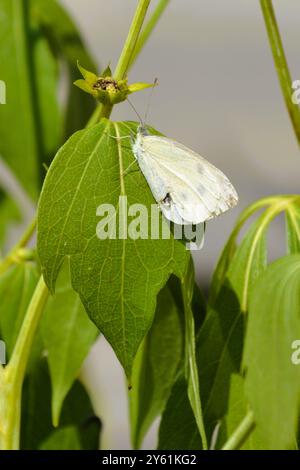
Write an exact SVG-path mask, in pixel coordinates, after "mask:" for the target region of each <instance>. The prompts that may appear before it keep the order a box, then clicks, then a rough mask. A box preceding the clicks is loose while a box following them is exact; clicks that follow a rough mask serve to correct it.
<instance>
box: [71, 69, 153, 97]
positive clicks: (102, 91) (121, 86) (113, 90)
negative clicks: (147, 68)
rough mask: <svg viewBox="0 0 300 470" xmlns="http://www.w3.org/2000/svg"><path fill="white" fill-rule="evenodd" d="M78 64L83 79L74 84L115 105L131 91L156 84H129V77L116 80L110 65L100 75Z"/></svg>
mask: <svg viewBox="0 0 300 470" xmlns="http://www.w3.org/2000/svg"><path fill="white" fill-rule="evenodd" d="M77 65H78V68H79V70H80V72H81V75H82V76H83V79H80V80H76V82H74V85H76V86H77V87H78V88H80V89H81V90H83V91H85V92H86V93H89V94H90V95H92V96H94V98H96V99H97V100H98V101H100V102H101V103H103V104H111V105H114V104H117V103H120V102H122V101H125V100H126V98H127V96H128V95H130V94H131V93H135V92H136V91H140V90H144V89H145V88H149V87H153V86H155V84H149V83H134V84H132V85H128V80H127V78H125V79H123V80H115V79H114V78H113V77H112V73H111V70H110V67H107V68H106V69H105V70H104V71H103V73H102V74H101V76H100V77H98V76H97V75H95V74H94V73H93V72H90V71H88V70H86V69H84V68H83V67H81V65H80V64H79V63H78V64H77Z"/></svg>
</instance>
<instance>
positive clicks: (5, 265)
mask: <svg viewBox="0 0 300 470" xmlns="http://www.w3.org/2000/svg"><path fill="white" fill-rule="evenodd" d="M36 220H37V218H36V216H35V217H34V218H33V220H32V221H31V222H30V225H29V226H28V227H27V229H26V230H25V232H24V234H23V235H22V237H21V238H20V240H19V241H18V242H17V244H16V245H15V246H14V247H13V248H12V249H11V250H10V252H9V253H8V254H7V256H6V257H5V258H4V260H3V261H2V262H1V263H0V274H3V273H4V272H5V271H6V270H7V269H9V268H10V266H12V265H13V264H14V263H15V262H16V259H18V251H19V250H21V249H22V248H24V247H25V246H26V245H27V244H28V242H29V241H30V239H31V238H32V236H33V234H34V231H35V228H36Z"/></svg>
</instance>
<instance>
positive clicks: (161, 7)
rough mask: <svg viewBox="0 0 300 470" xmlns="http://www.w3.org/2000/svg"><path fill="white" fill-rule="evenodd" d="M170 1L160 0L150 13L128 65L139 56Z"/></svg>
mask: <svg viewBox="0 0 300 470" xmlns="http://www.w3.org/2000/svg"><path fill="white" fill-rule="evenodd" d="M169 3H170V0H160V1H159V2H158V4H157V6H156V8H155V10H154V12H153V13H152V15H151V17H150V19H149V21H148V22H147V23H146V25H145V27H144V28H143V30H142V32H141V34H140V36H139V39H138V41H137V44H136V47H135V49H134V52H133V54H132V56H131V60H130V65H129V67H131V66H132V65H133V64H134V62H135V61H136V59H137V57H138V56H139V54H140V52H141V50H142V49H143V48H144V46H145V44H146V43H147V41H148V39H149V37H150V36H151V34H152V32H153V30H154V28H155V27H156V25H157V23H158V21H159V19H160V17H161V16H162V14H163V12H164V11H165V9H166V8H167V6H168V4H169Z"/></svg>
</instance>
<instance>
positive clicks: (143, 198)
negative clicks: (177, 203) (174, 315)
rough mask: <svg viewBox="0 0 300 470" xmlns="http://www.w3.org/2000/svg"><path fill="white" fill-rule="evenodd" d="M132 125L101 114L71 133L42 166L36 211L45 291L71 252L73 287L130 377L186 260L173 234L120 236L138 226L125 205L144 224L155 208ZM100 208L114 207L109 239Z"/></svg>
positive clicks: (109, 209) (109, 208)
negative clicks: (166, 289)
mask: <svg viewBox="0 0 300 470" xmlns="http://www.w3.org/2000/svg"><path fill="white" fill-rule="evenodd" d="M137 126H138V124H137V123H113V122H111V121H108V120H107V119H103V120H102V121H101V122H100V123H99V124H97V125H96V126H93V127H91V128H89V129H85V130H83V131H80V132H78V133H76V134H74V135H73V136H72V137H71V138H70V139H69V140H68V141H67V143H66V144H65V145H64V146H63V147H62V148H61V150H60V151H59V152H58V154H57V156H56V157H55V159H54V162H53V164H52V165H51V167H50V169H49V171H48V174H47V177H46V180H45V184H44V187H43V190H42V195H41V199H40V204H39V214H38V251H39V256H40V260H41V264H42V270H43V274H44V278H45V281H46V283H47V285H48V287H49V289H50V290H51V291H52V292H53V291H54V288H55V282H56V278H57V275H58V272H59V270H60V267H61V265H62V263H63V260H64V258H65V257H66V256H69V257H70V263H71V277H72V285H73V287H74V289H75V290H76V291H77V292H78V293H79V295H80V297H81V300H82V302H83V304H84V306H85V308H86V310H87V312H88V314H89V316H90V317H91V319H92V320H93V321H94V323H95V324H96V325H97V326H98V328H99V329H100V331H101V332H103V334H104V335H105V336H106V338H107V339H108V341H109V342H110V343H111V345H112V347H113V349H114V351H115V353H116V354H117V356H118V358H119V360H120V362H121V363H122V365H123V367H124V369H125V371H126V374H127V376H128V377H129V376H130V373H131V368H132V362H133V359H134V357H135V354H136V351H137V348H138V346H139V344H140V343H141V341H142V339H143V338H144V336H145V334H146V333H147V331H148V330H149V328H150V326H151V324H152V320H153V316H154V312H155V307H156V297H157V295H158V293H159V291H160V290H161V288H162V287H163V286H164V285H165V284H166V282H167V280H168V278H169V276H170V275H171V274H172V273H174V274H175V275H177V276H178V277H180V278H182V277H183V276H184V274H185V272H186V269H187V265H188V261H189V258H190V255H189V253H188V251H187V250H186V248H185V246H184V244H183V243H181V241H179V240H175V239H174V238H173V237H172V235H171V234H169V235H170V238H169V239H163V238H158V239H151V238H150V236H149V237H148V238H147V239H144V237H145V233H144V231H142V232H141V233H140V236H141V238H138V237H137V239H135V238H136V237H133V236H131V237H130V236H128V237H127V238H126V234H127V231H126V224H127V222H128V229H129V230H128V231H129V232H130V228H131V222H134V224H135V225H134V228H135V229H136V228H137V224H136V217H137V215H136V214H135V215H134V216H131V217H128V218H127V213H126V208H125V207H124V206H123V204H125V203H127V205H128V208H131V209H134V210H135V209H136V206H133V204H137V203H139V204H141V205H142V209H141V206H139V209H140V210H141V211H142V212H143V213H144V211H146V216H145V217H146V218H145V220H146V222H147V223H148V229H149V228H150V227H151V220H152V219H151V211H152V210H153V208H154V209H155V210H157V206H156V203H155V201H154V199H153V196H152V193H151V191H150V189H149V187H148V185H147V182H146V180H145V178H144V176H143V175H142V174H141V173H140V172H139V171H135V170H138V167H137V166H135V168H134V167H133V163H134V156H133V154H132V150H131V146H130V140H129V137H130V134H132V133H136V131H137ZM153 132H154V131H153ZM120 197H121V199H120ZM124 201H125V202H124ZM108 204H109V206H108ZM103 205H104V206H103ZM151 206H152V207H151ZM103 208H105V210H104V211H112V215H111V213H109V217H108V218H107V220H108V225H109V224H110V223H111V221H112V223H113V230H114V229H116V238H115V239H112V237H110V238H106V239H99V238H98V237H99V231H97V225H98V228H99V222H100V219H99V215H101V214H102V215H104V214H103ZM114 211H115V212H114ZM97 214H99V215H98V216H97ZM115 215H116V217H114V216H115ZM128 219H129V221H128ZM162 220H163V219H162V216H161V214H159V221H160V222H162ZM102 222H103V219H102V221H101V224H102ZM101 227H102V228H103V224H102V225H101ZM110 228H111V227H110ZM144 228H145V227H144ZM143 230H144V229H143ZM96 231H97V233H98V235H97V233H96ZM146 232H147V230H146ZM130 233H131V232H130ZM111 234H112V233H111ZM102 235H103V232H102ZM105 235H107V234H105ZM148 235H151V234H149V233H148ZM146 236H147V235H146ZM100 238H101V236H100ZM102 238H104V237H103V236H102Z"/></svg>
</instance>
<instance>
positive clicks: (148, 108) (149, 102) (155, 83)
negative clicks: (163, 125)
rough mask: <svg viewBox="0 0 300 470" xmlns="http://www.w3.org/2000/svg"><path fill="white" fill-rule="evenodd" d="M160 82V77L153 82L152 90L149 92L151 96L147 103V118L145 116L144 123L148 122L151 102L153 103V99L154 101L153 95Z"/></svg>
mask: <svg viewBox="0 0 300 470" xmlns="http://www.w3.org/2000/svg"><path fill="white" fill-rule="evenodd" d="M157 84H158V79H157V78H156V79H155V80H154V82H153V86H152V88H151V91H150V94H149V98H148V103H147V107H146V112H145V118H144V123H145V124H146V122H147V119H148V114H149V110H150V104H151V101H152V97H153V93H154V88H155V87H156V85H157Z"/></svg>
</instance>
